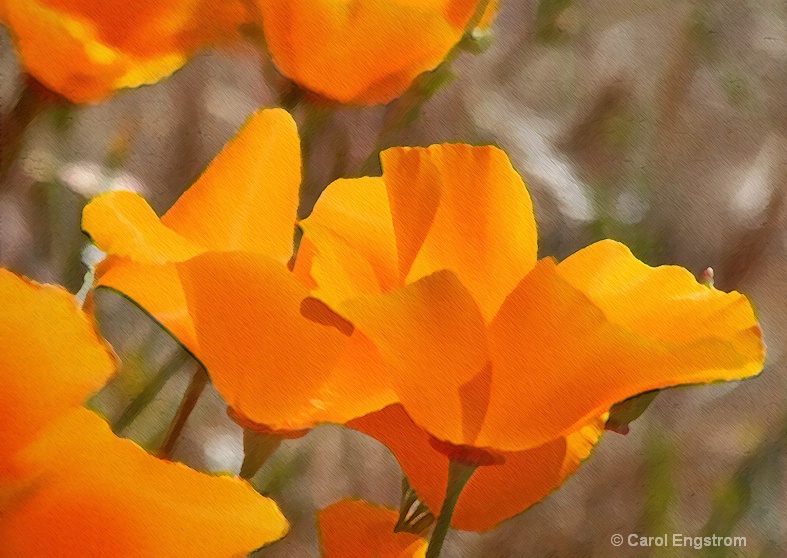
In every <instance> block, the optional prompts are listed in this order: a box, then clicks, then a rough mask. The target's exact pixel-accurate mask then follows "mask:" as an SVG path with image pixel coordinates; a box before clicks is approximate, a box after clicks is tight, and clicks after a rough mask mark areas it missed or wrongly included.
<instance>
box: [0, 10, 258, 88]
mask: <svg viewBox="0 0 787 558" xmlns="http://www.w3.org/2000/svg"><path fill="white" fill-rule="evenodd" d="M3 2H4V6H3V7H2V9H1V10H0V18H1V20H2V22H3V23H5V24H6V26H7V27H8V28H9V30H10V31H11V35H12V38H13V40H14V45H15V47H16V50H17V52H18V54H19V57H20V60H21V63H22V66H23V67H24V69H25V70H26V71H27V72H29V73H30V74H31V75H32V76H33V77H35V78H36V79H37V80H38V81H40V82H41V83H43V84H44V85H45V86H46V87H48V88H49V89H51V90H52V91H54V92H56V93H59V94H61V95H63V96H64V97H66V98H67V99H69V100H71V101H73V102H76V103H85V102H96V101H100V100H102V99H104V98H106V97H108V96H110V95H111V94H112V93H113V92H115V91H117V90H118V89H122V88H126V87H137V86H139V85H144V84H150V83H154V82H156V81H158V80H160V79H162V78H164V77H166V76H168V75H169V74H171V73H172V72H173V71H175V70H177V69H178V68H180V67H181V66H183V64H185V62H186V60H187V59H188V58H189V56H191V55H192V54H194V53H195V52H196V51H197V50H199V49H200V48H201V47H203V46H205V45H208V44H214V43H220V42H222V41H227V40H230V39H232V38H234V36H235V35H236V28H237V26H238V25H239V24H240V23H242V22H243V19H244V18H245V15H246V14H245V10H244V7H243V4H242V2H241V0H223V1H221V2H211V1H208V0H140V1H136V2H126V1H121V0H103V1H101V2H95V1H91V0H3Z"/></svg>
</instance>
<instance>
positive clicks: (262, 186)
mask: <svg viewBox="0 0 787 558" xmlns="http://www.w3.org/2000/svg"><path fill="white" fill-rule="evenodd" d="M300 169H301V162H300V144H299V139H298V134H297V130H296V127H295V123H294V121H293V120H292V117H290V115H289V114H288V113H287V112H285V111H283V110H267V111H261V112H258V113H257V114H255V115H254V116H252V117H251V118H250V120H249V121H248V122H247V124H246V125H245V126H244V127H243V129H242V130H241V131H240V132H239V134H238V136H237V137H236V138H235V139H234V140H233V141H231V142H230V143H229V144H228V145H227V146H226V147H225V149H224V150H223V151H222V152H221V153H220V154H219V155H218V157H217V158H216V159H215V160H214V161H213V163H212V164H211V165H210V166H209V168H208V169H207V170H206V171H205V173H204V174H203V175H202V177H201V178H200V179H199V180H198V181H197V182H196V183H195V184H194V185H193V186H192V187H191V188H190V189H189V190H188V191H187V192H186V193H185V194H183V196H181V198H180V199H179V200H178V201H177V202H176V203H175V205H174V206H173V207H172V208H171V209H170V210H169V211H168V212H167V213H166V214H165V215H164V216H163V217H162V218H161V219H159V218H158V217H157V216H156V214H155V213H154V212H153V210H152V209H151V208H150V206H148V204H147V202H145V201H144V200H143V199H142V198H141V197H139V196H138V195H136V194H132V193H129V192H112V193H109V194H105V195H102V196H100V197H98V198H96V199H95V200H93V201H92V202H91V203H90V204H89V205H88V206H87V207H86V208H85V211H84V214H83V228H84V229H85V231H86V232H87V233H88V234H90V236H91V237H92V238H93V240H94V242H95V243H96V244H97V245H98V246H99V248H101V249H102V250H104V251H105V252H107V253H108V254H109V255H110V258H109V259H108V260H107V261H106V262H105V263H104V264H103V265H102V267H101V270H100V277H99V280H98V282H97V285H98V286H103V287H108V288H112V289H114V290H116V291H118V292H120V293H122V294H124V295H125V296H127V297H129V298H130V299H132V300H133V301H134V302H136V303H137V304H138V305H139V306H141V307H142V308H143V309H144V310H146V311H147V312H148V313H149V314H150V315H151V316H153V317H154V318H155V319H156V320H157V321H158V322H159V323H161V324H162V325H163V326H164V327H165V328H166V329H167V330H169V331H170V332H171V333H172V334H173V335H174V336H175V337H176V338H177V339H178V340H179V341H180V342H181V343H183V345H184V346H185V347H186V348H187V349H188V350H189V351H191V352H192V353H193V354H194V355H195V356H196V357H197V358H198V359H200V360H201V361H202V363H203V364H204V365H205V367H206V368H207V370H208V372H209V374H210V377H211V379H212V380H213V383H214V385H215V386H216V388H217V389H218V390H219V392H221V394H222V395H223V396H224V398H225V400H226V401H227V403H228V404H229V405H230V406H231V407H232V408H233V410H234V411H235V412H236V413H237V414H239V415H241V416H242V417H245V418H246V419H248V420H250V421H251V422H254V423H257V424H260V425H264V426H265V427H267V428H270V429H273V430H301V429H305V428H310V427H311V426H312V425H313V424H314V423H316V422H323V421H332V422H344V421H345V420H348V419H350V418H354V417H357V416H360V415H362V414H365V413H366V412H370V411H373V410H377V409H380V408H382V407H384V406H385V405H388V404H390V403H391V402H393V400H394V399H393V394H392V392H390V390H386V389H385V385H384V384H382V383H380V384H378V383H377V382H375V381H368V379H367V375H368V373H369V370H370V368H372V369H373V368H374V367H375V366H378V364H377V362H376V360H375V359H376V352H375V350H374V348H373V347H372V346H371V344H370V343H369V342H368V340H367V339H366V338H364V337H362V336H360V335H351V333H352V331H345V332H340V331H337V330H336V329H335V328H333V327H330V325H322V324H320V323H315V322H314V321H312V320H310V319H306V318H305V317H304V315H303V313H304V312H305V311H306V312H308V311H309V310H310V309H309V308H308V302H307V303H306V306H303V301H304V299H306V298H307V297H308V296H309V288H308V286H307V285H305V284H304V283H303V282H302V281H301V280H300V278H299V277H300V276H299V275H298V274H294V273H292V272H290V271H289V270H288V268H287V263H288V261H289V259H290V258H291V255H292V251H293V233H294V227H295V219H296V210H297V206H298V195H299V188H300V178H301V176H300ZM311 310H312V311H311V312H308V313H309V314H310V316H311V317H314V318H316V319H317V320H318V321H320V319H321V318H320V312H321V311H322V310H323V309H322V308H320V307H317V308H312V309H311ZM322 318H323V321H324V320H325V319H327V320H332V319H333V316H331V315H326V316H322ZM328 323H329V324H330V323H332V322H330V321H329V322H328ZM372 378H373V379H379V381H380V382H382V381H383V379H382V376H381V375H376V376H375V375H373V376H372Z"/></svg>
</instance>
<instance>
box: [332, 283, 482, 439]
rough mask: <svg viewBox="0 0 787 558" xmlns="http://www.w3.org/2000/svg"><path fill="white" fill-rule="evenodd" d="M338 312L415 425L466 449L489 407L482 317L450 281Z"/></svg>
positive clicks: (400, 291) (372, 299) (370, 299)
mask: <svg viewBox="0 0 787 558" xmlns="http://www.w3.org/2000/svg"><path fill="white" fill-rule="evenodd" d="M341 312H342V314H343V315H344V316H345V317H347V318H348V319H349V320H350V321H351V322H353V323H354V324H355V326H356V327H357V328H358V330H360V331H361V332H362V333H364V334H365V335H367V336H368V337H369V338H370V339H371V340H372V341H373V342H374V344H375V345H376V347H377V349H378V350H379V351H380V355H381V358H382V360H383V362H384V363H385V365H386V367H387V368H388V369H389V373H390V376H391V382H392V384H393V386H394V388H395V390H396V393H397V395H398V396H399V398H400V400H401V402H402V404H403V405H404V406H405V407H406V408H407V411H408V412H409V413H410V415H411V416H412V417H413V419H414V420H415V422H416V423H418V424H419V425H420V426H421V427H423V428H425V429H426V430H428V431H429V432H431V433H432V434H434V435H435V436H436V437H437V438H439V439H442V440H445V441H448V442H451V443H454V444H472V443H473V441H474V438H475V435H476V433H477V431H478V429H479V428H480V426H481V422H482V421H483V417H484V413H485V410H486V407H487V406H488V404H489V399H488V396H489V389H488V388H489V385H488V382H487V379H488V378H487V376H488V373H489V367H488V362H489V356H488V352H487V347H486V332H485V325H484V321H483V318H482V317H481V313H480V311H479V309H478V306H477V305H476V303H475V301H474V300H473V298H472V296H471V295H470V293H468V292H467V290H466V289H465V288H464V287H463V286H462V285H461V283H460V282H459V280H458V279H457V278H456V276H455V275H454V274H453V273H451V272H447V271H442V272H438V273H435V274H434V275H430V276H429V277H425V278H424V279H421V280H419V281H416V282H415V283H413V284H411V285H408V286H406V287H404V288H402V289H398V290H395V291H391V292H389V293H386V294H383V295H376V296H367V297H359V298H357V299H353V300H351V301H349V302H347V303H346V304H345V305H343V306H342V307H341Z"/></svg>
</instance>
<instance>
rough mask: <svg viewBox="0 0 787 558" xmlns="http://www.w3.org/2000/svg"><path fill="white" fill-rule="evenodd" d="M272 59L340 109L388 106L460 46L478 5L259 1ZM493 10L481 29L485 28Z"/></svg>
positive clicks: (432, 0) (406, 0)
mask: <svg viewBox="0 0 787 558" xmlns="http://www.w3.org/2000/svg"><path fill="white" fill-rule="evenodd" d="M256 2H257V4H258V6H259V8H260V12H261V14H262V21H263V25H264V30H265V38H266V41H267V43H268V48H269V49H270V52H271V55H272V57H273V61H274V63H275V64H276V66H277V67H278V69H279V70H280V71H281V72H282V73H283V74H284V75H285V76H287V77H288V78H290V79H292V80H293V81H295V82H297V83H298V84H299V85H301V86H302V87H304V88H306V89H309V90H311V91H314V92H316V93H319V94H320V95H323V96H325V97H328V98H330V99H334V100H337V101H340V102H343V103H354V104H378V103H387V102H389V101H391V100H393V99H394V98H396V97H398V96H399V95H401V94H402V93H403V92H404V91H405V90H406V89H407V88H408V87H409V86H410V84H411V83H412V82H413V80H414V79H415V78H416V77H417V76H418V75H419V74H421V73H423V72H425V71H428V70H432V69H434V68H435V67H437V65H438V64H440V62H441V61H442V60H443V58H445V56H446V55H447V54H448V52H449V51H450V50H451V48H452V47H453V46H454V45H455V44H456V43H457V42H458V41H459V39H460V38H461V37H462V34H463V33H464V30H465V27H466V26H467V24H468V23H469V21H470V19H471V16H472V15H473V12H474V11H475V9H476V6H477V5H478V0H392V1H391V0H387V1H383V0H354V1H352V2H350V1H349V0H256ZM493 12H494V7H493V8H490V9H489V10H488V14H490V15H489V16H487V17H486V21H484V22H482V25H486V24H488V23H489V21H488V20H489V18H490V17H491V14H492V13H493Z"/></svg>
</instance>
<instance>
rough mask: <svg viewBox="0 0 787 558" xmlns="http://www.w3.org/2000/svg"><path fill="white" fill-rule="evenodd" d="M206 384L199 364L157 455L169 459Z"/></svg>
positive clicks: (204, 374) (205, 376)
mask: <svg viewBox="0 0 787 558" xmlns="http://www.w3.org/2000/svg"><path fill="white" fill-rule="evenodd" d="M207 385H208V373H207V372H206V371H205V369H204V368H203V367H202V366H200V367H199V368H197V371H196V372H194V376H192V377H191V383H189V387H188V388H186V393H185V395H184V396H183V400H182V401H181V402H180V407H178V410H177V412H176V413H175V418H174V419H173V421H172V425H171V426H170V427H169V432H167V437H166V438H165V439H164V443H163V444H161V448H160V449H159V451H158V456H159V457H160V458H162V459H170V458H171V457H172V451H173V450H174V449H175V444H176V443H177V441H178V438H179V437H180V434H181V433H182V432H183V427H184V426H186V421H188V419H189V416H190V415H191V412H192V411H193V410H194V407H196V405H197V401H199V397H200V395H202V392H203V391H204V390H205V386H207Z"/></svg>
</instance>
